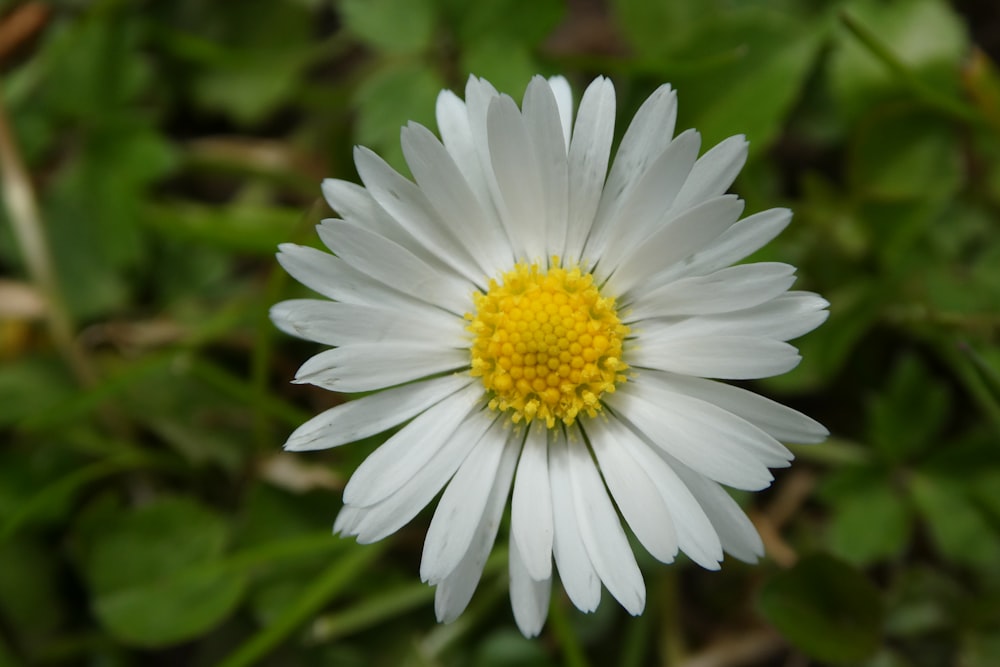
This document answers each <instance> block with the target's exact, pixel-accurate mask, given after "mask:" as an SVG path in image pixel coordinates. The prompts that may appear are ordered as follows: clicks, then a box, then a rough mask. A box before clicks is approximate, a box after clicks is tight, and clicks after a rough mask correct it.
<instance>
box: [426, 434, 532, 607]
mask: <svg viewBox="0 0 1000 667" xmlns="http://www.w3.org/2000/svg"><path fill="white" fill-rule="evenodd" d="M506 436H507V438H506V442H505V441H503V440H501V441H499V442H497V443H495V446H499V447H501V448H502V449H503V456H502V458H501V459H500V465H499V467H498V469H497V473H496V477H495V479H494V480H493V487H492V488H491V489H490V495H489V497H488V498H487V500H486V508H485V510H484V511H483V516H482V520H481V521H480V522H479V527H478V528H477V529H476V534H475V535H474V536H473V538H472V543H471V544H470V545H469V549H468V551H466V553H465V555H464V556H463V557H462V560H461V561H460V562H459V563H458V565H457V566H456V567H455V569H454V570H452V572H451V574H449V575H448V576H447V577H445V578H444V579H443V580H442V581H441V582H440V583H439V584H438V585H437V590H436V591H434V612H435V614H436V615H437V619H438V621H440V622H442V623H450V622H452V621H454V620H455V619H456V618H458V615H459V614H461V613H462V612H463V611H465V608H466V606H468V604H469V600H471V599H472V593H473V592H474V591H475V590H476V586H477V585H478V584H479V578H480V577H481V576H482V574H483V566H484V565H485V564H486V559H487V557H488V556H489V554H490V551H491V550H492V549H493V542H494V540H496V536H497V529H498V528H499V527H500V520H501V518H502V517H503V512H504V509H506V507H507V496H508V495H509V494H510V482H511V479H512V478H513V476H514V466H515V465H516V464H517V454H518V452H519V451H520V450H521V439H522V438H521V437H520V436H518V435H516V434H514V433H512V432H510V431H508V432H507V434H506Z"/></svg>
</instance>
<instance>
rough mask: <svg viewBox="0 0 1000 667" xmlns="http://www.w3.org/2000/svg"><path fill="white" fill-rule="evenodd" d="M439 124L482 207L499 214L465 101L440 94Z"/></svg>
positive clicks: (450, 95)
mask: <svg viewBox="0 0 1000 667" xmlns="http://www.w3.org/2000/svg"><path fill="white" fill-rule="evenodd" d="M437 124H438V129H439V130H440V131H441V140H442V141H443V142H444V146H445V148H447V149H448V153H449V154H450V155H451V157H452V159H453V160H454V161H455V164H456V165H458V168H459V170H460V171H461V172H462V175H463V176H464V177H465V180H466V181H467V182H468V184H469V187H471V188H472V191H473V192H475V193H476V197H477V199H478V200H479V202H480V205H482V206H483V207H484V208H487V207H488V208H490V209H491V212H492V214H493V215H496V210H495V208H494V206H493V200H492V194H491V190H490V186H489V185H488V183H487V181H486V175H485V174H484V173H483V168H482V165H481V163H480V159H479V150H478V148H477V145H476V141H475V140H474V139H473V135H472V125H471V124H470V122H469V110H468V108H467V107H466V105H465V102H463V101H462V100H461V99H460V98H459V97H458V96H457V95H455V93H453V92H451V91H450V90H444V91H441V94H440V95H438V99H437Z"/></svg>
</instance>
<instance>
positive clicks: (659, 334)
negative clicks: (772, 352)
mask: <svg viewBox="0 0 1000 667" xmlns="http://www.w3.org/2000/svg"><path fill="white" fill-rule="evenodd" d="M829 305H830V304H829V303H828V302H827V300H826V299H824V298H823V297H821V296H819V295H817V294H813V293H812V292H799V291H792V292H786V293H785V294H782V295H780V296H778V297H776V298H774V299H772V300H771V301H768V302H766V303H762V304H759V305H757V306H754V307H752V308H744V309H743V310H736V311H731V312H728V313H716V314H713V315H697V316H694V317H689V318H687V319H683V320H680V321H665V322H662V321H661V322H647V323H646V324H645V325H644V326H645V329H644V330H643V335H644V336H649V337H650V339H651V340H655V341H660V340H666V339H668V338H703V337H706V336H720V337H721V336H742V337H754V338H769V339H772V340H776V341H784V340H791V339H793V338H798V337H799V336H801V335H803V334H805V333H808V332H810V331H812V330H813V329H815V328H816V327H818V326H819V325H820V324H822V323H823V322H824V321H825V320H826V318H827V316H828V315H829V313H828V312H827V310H826V308H827V307H828V306H829Z"/></svg>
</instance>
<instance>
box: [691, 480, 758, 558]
mask: <svg viewBox="0 0 1000 667" xmlns="http://www.w3.org/2000/svg"><path fill="white" fill-rule="evenodd" d="M675 469H676V471H677V474H678V475H679V476H680V478H681V479H683V480H684V483H685V484H686V485H687V487H688V489H690V490H691V493H692V494H694V497H695V498H697V499H698V503H699V504H700V505H701V506H702V508H703V509H704V510H705V513H706V514H707V515H708V518H709V520H710V521H711V522H712V527H713V528H715V530H716V532H717V533H718V534H719V539H720V540H721V542H722V548H723V549H725V550H726V552H728V553H730V554H732V555H733V556H734V557H736V558H738V559H739V560H741V561H744V562H746V563H756V562H757V559H758V558H760V557H761V556H763V555H764V543H763V542H762V541H761V539H760V535H759V534H758V533H757V529H756V528H754V525H753V523H751V522H750V519H749V518H747V515H746V514H744V512H743V510H742V509H740V506H739V505H738V504H737V503H736V501H735V500H733V499H732V497H731V496H730V495H729V494H728V493H726V490H725V489H723V488H722V487H721V486H719V485H718V484H716V483H715V482H713V481H711V480H710V479H706V478H705V477H702V476H701V475H699V474H698V473H696V472H694V471H693V470H689V469H688V468H686V467H685V466H683V465H678V466H677V467H676V468H675Z"/></svg>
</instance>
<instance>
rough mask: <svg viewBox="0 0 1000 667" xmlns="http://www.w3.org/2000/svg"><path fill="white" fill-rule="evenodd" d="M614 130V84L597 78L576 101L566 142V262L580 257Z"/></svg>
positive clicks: (604, 173)
mask: <svg viewBox="0 0 1000 667" xmlns="http://www.w3.org/2000/svg"><path fill="white" fill-rule="evenodd" d="M614 133H615V87H614V85H613V84H612V83H611V81H610V80H609V79H606V78H604V77H598V78H596V79H594V81H593V83H591V84H590V86H588V87H587V90H586V91H585V92H584V94H583V99H582V100H580V111H579V113H578V114H577V117H576V125H575V126H574V128H573V139H572V142H571V143H570V145H569V221H568V229H567V239H566V250H565V253H566V258H567V260H568V261H569V262H579V261H581V260H582V259H583V257H582V254H583V246H584V243H585V242H586V240H587V236H588V235H589V234H590V230H591V226H592V225H593V224H594V216H595V215H596V213H597V206H598V203H599V202H600V200H601V192H602V191H603V190H604V178H605V176H607V173H608V161H609V159H610V153H611V141H612V139H613V138H614Z"/></svg>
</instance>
